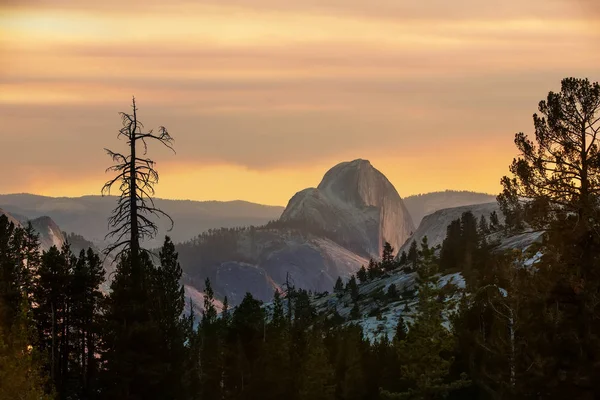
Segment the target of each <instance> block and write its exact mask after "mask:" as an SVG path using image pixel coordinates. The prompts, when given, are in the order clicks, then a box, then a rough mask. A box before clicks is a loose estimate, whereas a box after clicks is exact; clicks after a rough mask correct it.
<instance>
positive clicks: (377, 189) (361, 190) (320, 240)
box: [177, 160, 414, 305]
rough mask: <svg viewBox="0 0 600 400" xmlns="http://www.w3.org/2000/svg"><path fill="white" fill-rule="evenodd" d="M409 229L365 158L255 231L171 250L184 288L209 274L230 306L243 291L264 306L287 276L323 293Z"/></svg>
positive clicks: (342, 167)
mask: <svg viewBox="0 0 600 400" xmlns="http://www.w3.org/2000/svg"><path fill="white" fill-rule="evenodd" d="M412 230H414V225H413V223H412V219H411V217H410V215H409V214H408V211H407V210H406V207H405V206H404V204H403V202H402V199H401V198H400V196H399V195H398V192H397V191H396V189H395V188H394V187H393V185H392V184H391V183H390V182H389V181H388V180H387V178H385V176H384V175H383V174H381V172H379V171H378V170H376V169H375V168H374V167H373V166H372V165H371V163H369V162H368V161H366V160H354V161H351V162H344V163H341V164H338V165H336V166H334V167H333V168H332V169H330V170H329V171H328V172H327V173H326V174H325V175H324V177H323V180H322V181H321V183H320V184H319V185H318V187H317V188H309V189H305V190H303V191H300V192H298V193H297V194H296V195H294V196H293V197H292V199H291V200H290V201H289V203H288V205H287V207H286V209H285V210H284V212H283V214H282V216H281V218H280V219H279V220H277V221H274V222H271V223H269V224H267V225H264V226H261V227H249V228H238V229H219V230H214V231H210V232H208V233H205V234H203V235H200V236H198V237H196V238H195V239H193V240H191V241H188V242H186V243H182V244H180V245H178V246H177V250H178V251H179V256H180V260H181V265H182V268H183V269H184V272H185V274H186V284H188V285H191V286H193V287H195V288H197V289H198V290H202V289H203V286H202V285H203V282H204V279H205V278H206V277H209V278H210V279H211V281H212V282H213V286H214V288H215V291H216V292H217V294H219V296H220V297H223V296H227V297H228V299H229V300H230V303H231V304H234V305H235V304H236V301H239V300H241V298H242V296H243V295H244V294H245V293H246V292H247V291H250V292H251V293H252V294H253V295H254V296H255V297H257V298H259V299H261V300H265V301H268V300H269V299H271V297H272V295H273V291H274V290H275V288H277V287H279V286H281V285H282V284H284V283H285V282H286V280H287V279H289V280H290V281H291V282H292V283H293V284H294V285H295V286H296V287H301V288H305V289H311V290H315V291H326V290H331V288H332V287H333V285H334V283H335V280H336V279H337V278H338V276H341V277H344V278H347V277H348V276H350V275H351V274H353V273H355V272H356V271H357V270H358V269H359V268H360V266H361V265H366V264H367V263H368V259H369V258H370V257H379V254H380V251H381V247H382V244H383V243H384V242H385V241H388V242H390V243H392V244H393V245H396V246H399V245H400V244H402V243H403V242H404V241H405V240H406V238H407V237H408V235H409V233H410V232H411V231H412Z"/></svg>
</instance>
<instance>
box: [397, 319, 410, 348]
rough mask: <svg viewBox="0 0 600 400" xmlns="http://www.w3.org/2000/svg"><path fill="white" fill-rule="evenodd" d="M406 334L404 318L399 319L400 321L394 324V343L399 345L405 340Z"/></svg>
mask: <svg viewBox="0 0 600 400" xmlns="http://www.w3.org/2000/svg"><path fill="white" fill-rule="evenodd" d="M407 333H408V328H407V327H406V323H405V322H404V318H402V317H400V319H399V320H398V324H396V333H395V334H394V342H396V343H400V342H401V341H403V340H406V335H407Z"/></svg>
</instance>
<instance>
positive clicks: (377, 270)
mask: <svg viewBox="0 0 600 400" xmlns="http://www.w3.org/2000/svg"><path fill="white" fill-rule="evenodd" d="M367 274H368V277H369V279H370V280H373V279H375V278H378V277H379V276H381V267H380V265H379V264H378V263H376V262H375V261H374V260H373V259H372V258H371V259H370V260H369V266H368V267H367Z"/></svg>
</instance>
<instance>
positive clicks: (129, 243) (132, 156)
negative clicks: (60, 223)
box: [102, 97, 175, 265]
mask: <svg viewBox="0 0 600 400" xmlns="http://www.w3.org/2000/svg"><path fill="white" fill-rule="evenodd" d="M131 108H132V113H131V114H128V113H125V112H120V113H119V115H120V116H121V120H122V124H123V127H122V128H121V129H120V130H119V133H118V135H117V138H125V140H126V141H127V145H128V147H129V154H128V155H124V154H121V153H118V152H114V151H112V150H109V149H105V150H106V152H107V153H108V155H109V156H110V157H111V158H112V160H113V162H114V163H115V164H114V165H112V166H111V167H109V168H107V170H106V172H109V171H110V172H116V173H117V176H115V177H114V178H113V179H111V180H110V181H108V182H106V183H105V184H104V187H103V188H102V195H103V196H105V195H109V194H110V191H111V189H112V187H113V186H114V185H118V187H119V190H120V192H121V195H120V197H119V200H118V202H117V206H116V207H115V209H114V210H113V212H112V215H111V217H110V219H109V221H108V225H109V228H110V229H111V230H110V232H109V233H108V234H107V235H106V238H105V239H109V238H110V239H113V244H111V245H110V246H108V247H107V248H106V250H105V254H106V255H109V254H111V253H113V252H115V251H118V252H117V254H116V256H115V260H118V259H119V258H121V256H123V255H125V254H127V253H130V254H131V262H132V264H134V265H135V264H136V263H137V261H138V260H139V253H140V251H146V250H144V249H142V248H141V247H140V242H141V241H143V240H145V239H152V238H154V237H155V236H156V234H157V233H158V227H157V225H156V223H155V222H154V221H152V219H151V218H152V217H153V216H156V217H161V216H164V217H167V218H168V219H169V221H170V222H171V228H172V227H173V220H172V219H171V217H170V216H169V215H168V214H166V213H165V212H163V211H162V210H160V209H158V208H157V207H156V206H155V204H154V200H153V196H154V193H155V192H154V185H155V184H157V183H158V172H157V171H156V169H155V168H154V167H155V162H154V161H152V160H151V159H150V158H147V157H146V154H147V152H148V145H147V142H148V141H152V140H154V141H158V142H159V143H161V144H163V145H164V146H166V147H167V148H169V149H170V150H172V151H173V152H175V150H174V149H173V138H172V137H171V136H170V135H169V132H168V131H167V129H166V128H165V127H164V126H161V127H160V128H159V129H158V133H157V134H155V133H153V131H152V130H149V131H147V132H144V131H143V129H144V125H143V124H142V123H141V122H140V121H139V120H138V118H137V111H138V109H137V108H136V105H135V97H134V98H133V102H132V105H131ZM138 145H142V146H143V153H142V154H141V155H138V153H137V151H138Z"/></svg>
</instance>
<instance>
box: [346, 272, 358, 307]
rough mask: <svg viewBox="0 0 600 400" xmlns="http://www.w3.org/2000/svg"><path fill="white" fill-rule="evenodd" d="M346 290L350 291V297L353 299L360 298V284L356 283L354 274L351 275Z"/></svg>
mask: <svg viewBox="0 0 600 400" xmlns="http://www.w3.org/2000/svg"><path fill="white" fill-rule="evenodd" d="M346 290H348V291H349V292H350V298H351V299H352V301H357V300H358V296H359V293H358V285H357V284H356V278H355V277H354V275H352V276H350V279H349V280H348V283H347V284H346Z"/></svg>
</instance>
